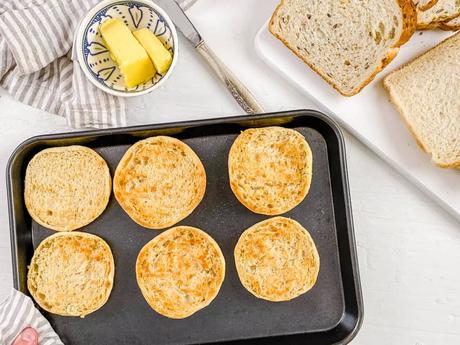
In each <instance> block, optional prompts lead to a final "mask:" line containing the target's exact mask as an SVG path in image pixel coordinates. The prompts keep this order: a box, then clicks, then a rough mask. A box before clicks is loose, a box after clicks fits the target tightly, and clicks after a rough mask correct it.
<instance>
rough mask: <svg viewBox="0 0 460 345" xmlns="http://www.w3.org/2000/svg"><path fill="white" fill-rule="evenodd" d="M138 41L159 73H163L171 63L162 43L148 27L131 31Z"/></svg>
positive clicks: (168, 53) (170, 58) (169, 55)
mask: <svg viewBox="0 0 460 345" xmlns="http://www.w3.org/2000/svg"><path fill="white" fill-rule="evenodd" d="M133 34H134V36H135V37H136V38H137V40H138V41H139V43H140V44H141V45H142V46H143V47H144V49H145V50H146V51H147V53H148V54H149V56H150V59H151V60H152V62H153V65H154V66H155V69H156V70H157V72H158V73H160V74H165V73H166V72H167V71H168V69H169V66H171V63H172V55H171V53H170V52H169V50H168V49H166V48H165V47H164V45H163V43H162V42H161V41H160V40H159V39H158V37H156V36H155V34H154V33H153V32H152V31H150V30H149V29H140V30H137V31H134V32H133Z"/></svg>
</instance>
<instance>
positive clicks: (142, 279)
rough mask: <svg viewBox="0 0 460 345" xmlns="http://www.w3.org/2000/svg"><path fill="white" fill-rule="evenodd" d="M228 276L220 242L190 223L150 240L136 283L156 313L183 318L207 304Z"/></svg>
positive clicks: (140, 258)
mask: <svg viewBox="0 0 460 345" xmlns="http://www.w3.org/2000/svg"><path fill="white" fill-rule="evenodd" d="M224 277H225V259H224V256H223V254H222V251H221V250H220V248H219V245H218V244H217V243H216V241H214V239H213V238H212V237H211V236H209V235H208V234H206V233H205V232H204V231H202V230H200V229H197V228H193V227H190V226H178V227H175V228H172V229H169V230H167V231H165V232H163V233H162V234H160V235H158V236H157V237H155V238H154V239H153V240H151V241H150V242H148V243H147V244H146V245H145V246H144V247H143V248H142V249H141V251H140V252H139V255H138V257H137V261H136V279H137V284H138V285H139V288H140V290H141V292H142V295H143V296H144V298H145V300H146V301H147V303H148V304H149V305H150V307H151V308H152V309H154V310H155V311H156V312H157V313H159V314H161V315H164V316H166V317H169V318H172V319H183V318H186V317H188V316H191V315H192V314H194V313H196V312H197V311H199V310H201V309H203V308H205V307H206V306H208V305H209V304H210V303H211V302H212V301H213V300H214V298H215V297H216V296H217V294H218V293H219V290H220V287H221V286H222V282H223V281H224Z"/></svg>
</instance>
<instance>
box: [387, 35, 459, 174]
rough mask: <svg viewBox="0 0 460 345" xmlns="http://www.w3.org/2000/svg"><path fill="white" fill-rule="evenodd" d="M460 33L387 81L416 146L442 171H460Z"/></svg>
mask: <svg viewBox="0 0 460 345" xmlns="http://www.w3.org/2000/svg"><path fill="white" fill-rule="evenodd" d="M459 56H460V33H457V34H455V35H453V36H451V37H449V38H447V39H446V40H444V41H443V42H442V43H440V44H439V45H438V46H436V47H434V48H433V49H431V50H429V51H428V52H426V53H425V54H423V55H421V56H420V57H418V58H417V59H415V60H414V61H412V62H410V63H409V64H407V65H405V66H404V67H402V68H400V69H399V70H396V71H395V72H393V73H391V74H390V75H388V76H387V77H386V78H385V79H384V85H385V88H386V89H387V90H388V92H389V94H390V98H391V101H392V102H393V103H394V104H395V105H396V107H397V108H398V110H399V112H400V113H401V115H402V118H403V119H404V120H405V122H406V123H407V125H408V127H409V129H410V131H411V132H412V134H413V135H414V137H415V139H416V140H417V143H418V144H419V145H420V146H421V147H422V148H423V149H424V150H425V151H426V152H427V153H429V154H431V158H432V160H433V162H434V163H435V164H436V165H438V166H440V167H446V168H448V167H455V168H459V167H460V93H459V90H460V64H459Z"/></svg>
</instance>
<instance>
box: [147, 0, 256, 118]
mask: <svg viewBox="0 0 460 345" xmlns="http://www.w3.org/2000/svg"><path fill="white" fill-rule="evenodd" d="M156 2H157V3H158V4H159V5H160V6H161V7H162V8H163V9H164V10H165V11H166V13H167V14H168V15H169V16H170V17H171V19H172V21H173V22H174V24H175V25H176V27H177V28H178V29H179V31H181V32H182V33H183V34H184V36H185V37H186V38H187V39H188V40H189V41H190V42H191V43H192V44H193V46H194V47H195V49H196V50H197V52H198V53H199V54H200V55H201V56H202V57H203V58H204V59H205V61H206V62H207V63H208V65H209V66H210V67H211V68H212V69H213V71H214V72H215V73H216V74H217V76H218V77H219V79H220V80H221V81H222V82H223V83H224V84H225V86H226V87H227V89H228V91H230V93H231V94H232V96H233V98H234V99H235V100H236V102H237V103H238V104H239V105H240V107H241V108H243V110H244V111H245V112H246V113H247V114H260V113H263V112H264V110H263V108H262V107H261V106H260V104H259V103H258V102H257V100H256V99H255V98H254V96H253V95H252V94H251V92H250V91H249V90H248V89H247V88H246V86H244V85H243V83H242V82H241V81H240V80H238V78H237V77H236V76H235V74H233V72H232V71H230V69H228V67H227V66H225V64H224V63H223V62H222V61H221V60H220V59H219V58H218V57H217V56H216V54H214V52H213V51H212V50H211V49H210V48H209V46H208V45H207V44H206V42H205V41H204V40H203V39H202V37H201V35H200V33H199V32H198V31H197V30H196V29H195V27H194V26H193V24H192V22H191V21H190V19H189V18H188V17H187V15H186V14H185V13H184V11H183V10H182V8H181V7H180V6H179V4H178V3H177V2H176V1H175V0H156Z"/></svg>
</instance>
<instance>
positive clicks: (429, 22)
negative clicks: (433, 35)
mask: <svg viewBox="0 0 460 345" xmlns="http://www.w3.org/2000/svg"><path fill="white" fill-rule="evenodd" d="M459 15H460V0H439V1H438V2H437V3H436V5H434V6H433V7H431V8H430V9H429V10H427V11H422V10H420V9H419V8H417V29H433V28H436V27H439V26H440V24H441V23H442V22H444V21H447V20H449V19H453V18H456V17H458V16H459Z"/></svg>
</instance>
